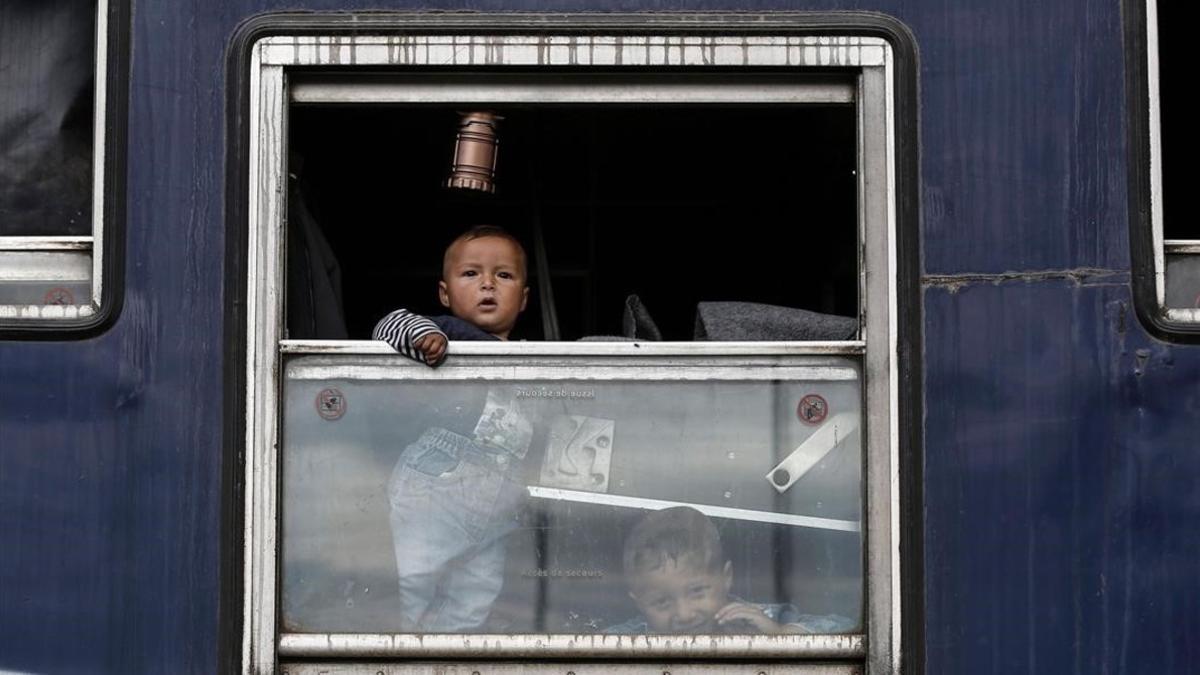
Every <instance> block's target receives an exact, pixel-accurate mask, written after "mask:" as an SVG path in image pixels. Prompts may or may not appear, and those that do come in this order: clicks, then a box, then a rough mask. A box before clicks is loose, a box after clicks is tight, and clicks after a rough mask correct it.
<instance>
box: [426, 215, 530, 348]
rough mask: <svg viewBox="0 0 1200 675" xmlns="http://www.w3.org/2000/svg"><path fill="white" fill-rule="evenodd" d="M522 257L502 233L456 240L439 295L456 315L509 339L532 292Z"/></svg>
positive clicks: (493, 333) (445, 268)
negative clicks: (500, 235)
mask: <svg viewBox="0 0 1200 675" xmlns="http://www.w3.org/2000/svg"><path fill="white" fill-rule="evenodd" d="M523 259H524V255H523V254H522V252H521V249H520V248H518V247H517V245H516V244H514V243H513V242H511V241H509V240H508V239H505V238H503V237H479V238H477V239H469V240H466V241H456V242H455V243H454V244H452V245H451V246H450V249H449V250H447V251H446V261H445V265H444V266H443V270H442V280H441V281H440V282H438V297H439V298H440V299H441V301H442V304H443V305H444V306H446V307H448V308H450V313H451V314H453V315H454V316H456V317H458V318H460V319H462V320H463V321H468V322H470V323H472V324H474V325H475V326H478V327H479V328H481V329H483V330H484V331H486V332H488V333H491V334H492V335H495V336H496V337H498V338H500V339H503V340H506V339H508V334H509V333H510V332H512V329H513V326H514V325H515V324H516V323H517V315H518V314H520V313H521V311H522V310H524V309H525V302H526V299H527V298H528V296H529V289H528V288H527V287H526V286H525V266H524V264H523Z"/></svg>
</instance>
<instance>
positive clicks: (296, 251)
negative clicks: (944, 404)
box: [244, 31, 900, 673]
mask: <svg viewBox="0 0 1200 675" xmlns="http://www.w3.org/2000/svg"><path fill="white" fill-rule="evenodd" d="M892 58H893V57H892V52H891V47H890V45H889V43H888V42H887V41H885V40H883V39H881V38H874V37H853V36H849V37H848V36H840V37H832V36H827V37H819V36H815V35H799V34H797V35H778V36H768V35H740V34H733V35H717V34H711V33H704V34H700V33H697V34H673V35H659V36H655V35H646V34H638V35H633V34H618V33H614V32H613V31H606V32H600V33H598V34H594V35H579V34H574V35H547V34H538V35H527V34H521V33H519V32H517V33H514V34H511V35H497V34H494V33H492V34H488V35H471V34H461V35H460V34H455V35H445V34H440V35H439V34H428V35H425V34H407V35H403V36H387V35H380V36H369V35H361V34H360V35H356V36H353V37H348V36H343V37H329V38H326V37H317V36H271V37H266V38H263V39H261V40H259V41H258V42H257V43H256V45H255V46H254V49H253V56H252V59H251V68H252V77H251V82H252V84H251V91H250V119H251V120H252V123H251V128H250V130H249V131H250V135H249V138H250V157H249V160H250V176H249V201H250V210H249V233H250V239H249V258H248V279H247V281H248V298H249V303H248V305H249V313H248V317H247V325H248V327H249V331H248V336H247V352H248V353H247V358H248V364H249V366H248V372H247V375H248V378H249V379H248V382H249V386H248V392H247V398H248V400H247V424H248V429H247V442H248V443H249V447H248V450H247V453H246V461H247V464H246V468H245V471H246V475H247V482H246V485H247V494H246V508H247V512H246V538H247V542H248V543H249V546H248V549H247V556H248V557H247V560H246V561H245V564H246V573H247V576H246V579H247V581H248V582H249V584H248V586H247V588H248V589H249V590H248V592H247V593H246V597H245V614H244V620H245V635H244V639H245V647H246V649H245V650H244V653H245V654H247V658H248V662H247V663H245V664H244V668H245V669H246V670H247V671H254V670H257V669H261V668H265V667H267V666H269V665H271V664H276V663H283V664H287V665H288V669H289V672H307V671H306V670H305V669H306V668H325V667H329V666H330V664H333V665H334V666H337V667H345V668H353V667H367V665H370V668H371V669H372V670H371V672H375V669H376V666H377V665H378V667H379V668H381V669H382V668H384V665H386V664H382V662H381V661H380V660H381V659H383V660H386V659H395V658H412V657H419V658H440V659H454V660H456V661H468V662H480V661H484V660H487V659H494V658H513V657H529V658H534V659H538V660H540V659H553V658H570V659H584V660H590V661H595V660H602V659H607V658H619V659H626V660H628V659H639V658H644V659H653V660H654V661H655V662H662V661H663V660H664V659H668V660H669V659H688V660H689V661H697V660H699V661H703V660H715V661H722V662H723V664H724V666H723V667H733V664H732V663H731V662H730V661H731V660H734V661H740V662H742V663H763V662H766V661H767V660H771V659H778V658H781V657H786V658H789V659H796V660H797V663H798V664H799V665H802V666H803V665H804V663H805V662H808V667H811V668H812V672H837V673H843V672H844V673H851V672H860V671H861V669H862V668H863V667H864V666H866V667H867V668H868V669H870V670H871V671H872V672H891V671H894V670H895V669H896V667H897V664H898V658H899V656H898V654H899V649H898V648H899V645H898V642H897V641H898V639H899V638H898V636H899V625H898V620H899V609H900V608H899V602H898V597H899V596H898V594H897V588H898V583H899V579H898V578H896V573H895V570H896V569H897V560H896V557H895V556H896V551H897V549H896V537H897V531H896V520H895V517H896V514H895V511H894V508H895V506H894V504H895V503H896V499H897V493H896V492H895V490H896V487H895V486H896V481H895V480H894V478H895V475H896V472H897V470H898V468H897V466H896V457H897V443H898V440H897V433H896V426H897V425H898V423H899V422H898V419H897V413H896V403H895V402H896V394H895V391H896V386H897V381H896V375H895V369H896V367H897V363H896V360H897V352H896V344H897V342H896V329H895V325H896V323H895V305H896V303H895V297H896V296H895V294H896V290H895V283H894V279H895V277H896V273H897V272H896V262H895V261H896V256H895V213H896V210H895V196H894V190H895V178H894V168H893V162H894V150H893V143H894V141H893V139H894V135H895V134H894V120H893V107H892V96H893V94H892V79H891V78H892V72H891V70H890V69H891V68H892ZM351 64H352V65H351ZM478 109H486V110H488V111H489V112H491V113H493V114H495V115H498V116H499V117H501V118H502V121H501V123H500V126H499V127H498V128H499V136H500V146H499V147H500V150H499V153H500V154H499V160H498V162H497V168H496V193H495V194H494V195H476V194H471V193H463V192H454V191H448V190H446V189H445V188H443V187H442V184H443V182H444V181H445V177H446V174H447V172H448V169H449V160H450V158H451V156H452V152H453V149H454V145H453V144H454V138H455V127H456V123H457V121H458V119H459V113H460V112H461V111H463V110H478ZM481 222H486V223H491V224H499V225H502V226H504V227H506V228H507V229H508V230H509V231H510V232H512V233H513V234H514V235H515V236H516V237H517V238H518V239H520V240H522V241H523V243H524V245H525V248H526V250H527V251H528V252H529V256H530V264H529V267H530V270H531V272H530V285H531V286H532V288H533V291H532V292H531V298H532V300H531V303H530V307H529V308H528V309H527V311H526V314H525V316H524V318H522V319H521V320H520V322H519V323H518V332H517V333H515V334H514V337H516V338H518V339H515V340H512V341H507V342H452V343H451V348H450V354H449V358H448V359H447V361H446V362H445V363H444V364H442V365H441V366H439V367H438V368H436V369H435V368H430V367H427V366H425V365H423V364H420V363H417V362H414V361H411V360H408V359H406V358H404V357H402V356H399V355H397V354H396V353H395V351H394V350H392V348H391V347H389V346H388V345H387V344H385V343H382V342H376V341H370V340H368V338H369V336H370V333H371V328H372V326H373V325H374V324H375V322H376V321H378V320H379V318H380V317H381V316H383V315H384V314H385V313H386V312H388V311H389V310H391V309H394V308H396V307H407V308H409V309H411V310H413V311H416V312H420V313H434V312H440V311H444V310H440V309H439V307H438V305H437V300H436V294H435V289H436V284H437V281H438V279H439V276H440V274H441V270H440V262H441V254H442V250H443V248H444V247H445V246H446V244H447V243H448V242H449V241H450V240H451V239H452V238H453V236H454V234H455V233H456V231H457V229H456V228H459V227H461V226H462V225H469V224H474V223H481ZM548 289H552V292H547V290H548ZM634 295H636V296H637V298H640V301H635V300H631V299H630V296H634ZM634 309H636V310H638V316H637V317H635V318H634V323H638V322H641V323H642V324H647V323H650V322H651V320H652V323H653V325H654V327H655V329H656V330H655V331H654V332H653V333H652V334H651V335H653V337H652V338H648V337H647V334H646V333H642V334H635V335H632V336H631V335H629V321H628V316H627V313H628V312H631V311H633V310H634ZM730 312H732V314H730ZM797 317H799V319H797ZM814 317H815V318H814ZM796 321H799V322H800V323H801V324H803V327H804V330H809V331H812V330H816V331H817V332H816V333H815V335H816V337H815V339H814V338H813V337H808V338H807V339H806V337H805V336H806V335H810V334H809V333H804V332H803V330H802V331H800V332H796V330H795V325H796V324H795V322H796ZM806 322H807V323H806ZM813 322H816V323H817V324H819V325H818V327H817V329H813V328H812V326H813ZM822 322H823V323H822ZM830 324H833V325H836V326H837V327H838V328H837V329H836V330H837V331H840V332H830V331H831V330H833V329H830V328H829V325H830ZM788 331H792V332H788ZM821 331H826V332H821ZM654 338H657V339H654ZM681 635H683V636H686V638H685V639H680V636H681ZM697 637H701V638H702V639H699V640H697V639H695V638H697ZM314 664H315V665H314ZM822 669H826V670H822ZM314 672H315V671H314Z"/></svg>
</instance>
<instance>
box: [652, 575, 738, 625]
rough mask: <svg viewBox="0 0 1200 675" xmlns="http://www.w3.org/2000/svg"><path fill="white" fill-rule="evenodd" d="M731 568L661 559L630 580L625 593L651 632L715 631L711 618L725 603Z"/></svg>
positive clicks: (730, 580)
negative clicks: (661, 561)
mask: <svg viewBox="0 0 1200 675" xmlns="http://www.w3.org/2000/svg"><path fill="white" fill-rule="evenodd" d="M732 579H733V570H732V566H731V565H730V563H728V562H726V563H725V566H724V567H723V568H720V569H718V570H708V569H705V568H704V567H703V566H702V565H697V564H693V562H692V561H690V560H687V559H684V560H670V559H668V560H665V561H664V564H663V565H662V566H660V567H658V568H657V569H654V570H650V571H646V572H640V573H638V574H637V575H636V576H634V577H633V578H632V579H631V583H630V586H631V588H632V589H633V590H632V591H631V592H630V593H629V595H630V597H632V598H633V601H634V602H635V603H637V606H638V609H640V610H641V611H642V615H643V616H645V617H646V623H647V624H648V625H649V627H650V632H652V633H690V634H705V633H716V632H718V631H717V625H716V622H715V620H714V617H715V616H716V614H717V610H719V609H721V608H722V607H724V606H725V605H726V604H728V602H729V587H730V584H731V582H732Z"/></svg>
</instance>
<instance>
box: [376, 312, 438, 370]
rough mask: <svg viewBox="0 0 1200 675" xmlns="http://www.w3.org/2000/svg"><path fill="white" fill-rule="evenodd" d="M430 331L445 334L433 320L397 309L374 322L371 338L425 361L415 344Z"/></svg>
mask: <svg viewBox="0 0 1200 675" xmlns="http://www.w3.org/2000/svg"><path fill="white" fill-rule="evenodd" d="M430 333H439V334H441V336H442V337H446V334H445V333H443V332H442V331H441V329H440V328H438V326H437V324H436V323H434V322H433V321H431V320H429V319H427V318H425V317H423V316H421V315H420V314H413V313H412V312H410V311H408V310H407V309H397V310H396V311H394V312H392V313H391V314H388V315H387V316H385V317H383V318H382V319H380V320H379V323H377V324H375V330H374V331H372V332H371V339H373V340H383V341H384V342H386V343H388V344H389V345H391V346H392V349H395V350H396V351H398V352H400V353H401V354H403V355H405V356H407V357H408V358H410V359H413V360H414V361H420V362H421V363H427V361H425V354H424V353H422V352H421V351H420V350H418V349H417V348H416V346H415V344H416V342H417V340H419V339H421V338H422V337H425V336H426V335H429V334H430Z"/></svg>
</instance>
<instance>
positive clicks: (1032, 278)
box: [921, 267, 1129, 293]
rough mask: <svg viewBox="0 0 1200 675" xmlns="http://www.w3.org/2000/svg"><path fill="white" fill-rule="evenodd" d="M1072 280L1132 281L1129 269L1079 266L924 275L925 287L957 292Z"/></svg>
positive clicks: (1085, 282) (1092, 282)
mask: <svg viewBox="0 0 1200 675" xmlns="http://www.w3.org/2000/svg"><path fill="white" fill-rule="evenodd" d="M1057 280H1067V281H1071V282H1072V283H1074V284H1075V285H1077V286H1080V285H1106V284H1126V283H1129V272H1127V271H1125V270H1112V269H1104V268H1098V267H1078V268H1074V269H1069V270H1038V271H1023V272H999V273H969V274H926V275H923V276H922V277H921V287H922V288H944V289H946V290H948V291H950V292H951V293H956V292H958V291H959V290H961V289H962V288H963V287H965V286H973V285H982V284H990V285H992V286H998V285H1000V284H1003V283H1007V282H1010V281H1021V282H1025V283H1030V282H1036V281H1057Z"/></svg>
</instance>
